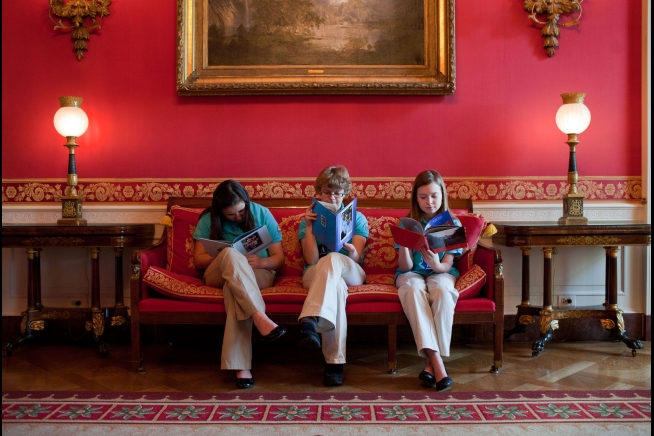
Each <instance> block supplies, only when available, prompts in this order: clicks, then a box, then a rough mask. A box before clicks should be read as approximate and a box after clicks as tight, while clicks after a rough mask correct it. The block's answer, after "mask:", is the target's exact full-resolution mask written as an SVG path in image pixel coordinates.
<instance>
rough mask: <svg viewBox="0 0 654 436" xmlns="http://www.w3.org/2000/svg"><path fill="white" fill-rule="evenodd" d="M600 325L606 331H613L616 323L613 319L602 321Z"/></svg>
mask: <svg viewBox="0 0 654 436" xmlns="http://www.w3.org/2000/svg"><path fill="white" fill-rule="evenodd" d="M600 324H602V328H604V329H606V330H612V329H613V327H615V323H614V322H613V320H612V319H600Z"/></svg>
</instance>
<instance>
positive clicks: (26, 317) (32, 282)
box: [5, 247, 45, 357]
mask: <svg viewBox="0 0 654 436" xmlns="http://www.w3.org/2000/svg"><path fill="white" fill-rule="evenodd" d="M40 251H41V249H40V248H33V247H29V248H27V250H26V252H27V311H25V312H23V313H22V315H23V319H22V321H21V323H20V332H21V335H20V336H19V337H18V338H17V339H16V340H15V341H14V342H9V343H7V345H5V352H6V355H7V357H9V356H11V353H12V352H13V351H14V350H15V349H16V348H18V346H19V345H20V344H22V343H23V342H25V341H26V340H28V339H32V337H33V335H32V332H33V329H32V327H33V326H35V327H36V328H35V329H34V330H43V327H44V326H45V323H44V322H43V321H40V322H39V323H37V324H34V325H33V324H32V321H31V318H32V317H31V315H32V314H37V313H38V311H39V309H40V308H41V307H43V306H42V305H41V289H40V288H41V265H40V256H39V252H40Z"/></svg>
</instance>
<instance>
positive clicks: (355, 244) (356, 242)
mask: <svg viewBox="0 0 654 436" xmlns="http://www.w3.org/2000/svg"><path fill="white" fill-rule="evenodd" d="M365 246H366V238H364V237H363V236H361V235H354V236H353V237H352V243H351V244H348V243H345V244H343V247H345V249H346V250H347V251H348V252H349V253H350V254H349V255H348V256H349V258H350V259H352V260H353V261H355V262H357V263H358V262H359V261H360V260H361V255H362V254H363V248H364V247H365Z"/></svg>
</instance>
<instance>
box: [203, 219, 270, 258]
mask: <svg viewBox="0 0 654 436" xmlns="http://www.w3.org/2000/svg"><path fill="white" fill-rule="evenodd" d="M198 241H200V242H201V243H202V245H203V246H204V249H205V250H207V253H209V255H210V256H213V257H216V256H218V253H220V251H221V250H222V249H224V248H227V247H233V248H235V249H236V250H238V251H239V252H240V253H241V254H243V255H248V254H257V253H259V252H261V251H263V250H265V249H267V248H268V247H270V246H271V245H272V243H273V241H272V237H271V236H270V232H268V227H266V226H265V225H262V226H259V227H256V228H254V229H252V230H250V231H249V232H245V233H243V234H242V235H239V236H238V237H236V239H234V242H229V241H214V240H212V239H204V238H198Z"/></svg>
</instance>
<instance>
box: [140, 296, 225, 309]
mask: <svg viewBox="0 0 654 436" xmlns="http://www.w3.org/2000/svg"><path fill="white" fill-rule="evenodd" d="M139 311H140V312H142V313H146V312H171V313H176V312H183V313H187V312H189V313H190V312H192V313H200V312H211V313H225V306H224V305H223V304H208V303H198V302H196V301H185V300H180V299H178V298H175V299H173V298H166V297H163V296H162V297H161V298H148V299H147V300H141V301H140V302H139Z"/></svg>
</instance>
